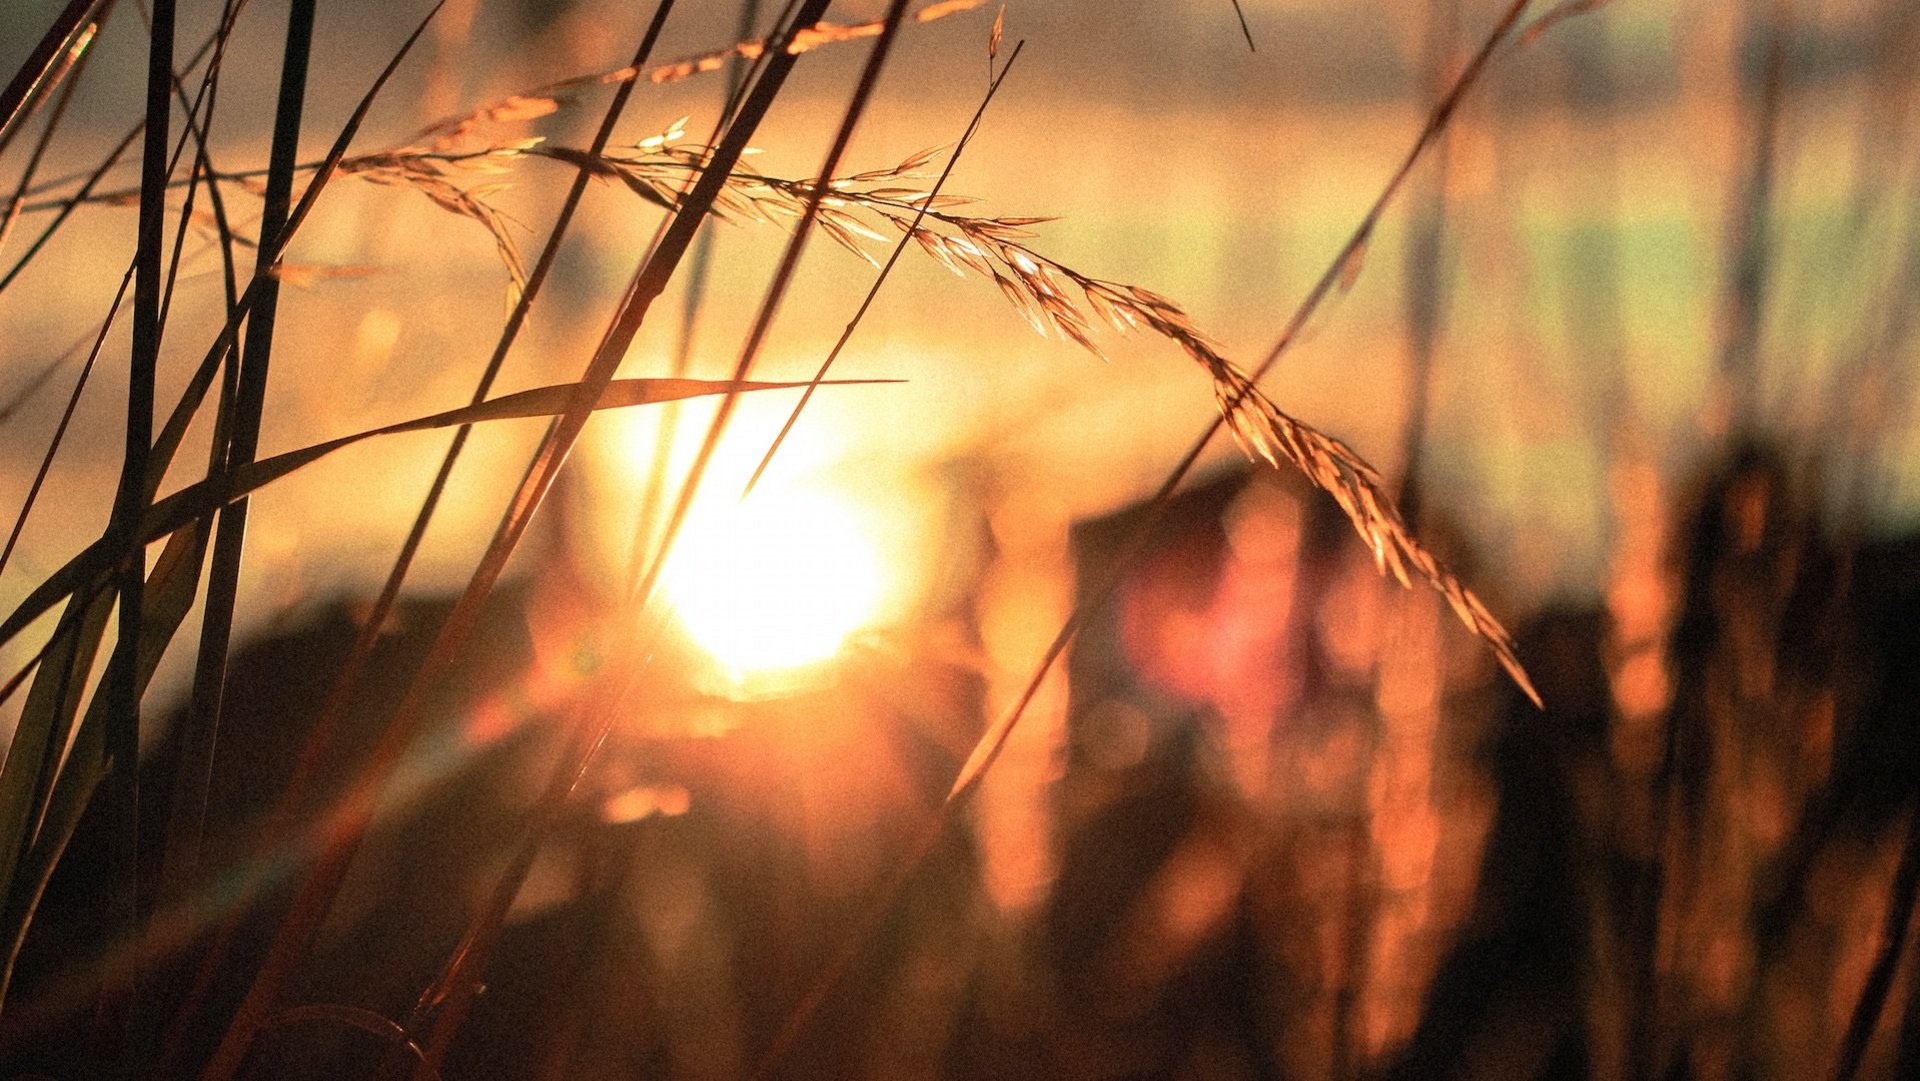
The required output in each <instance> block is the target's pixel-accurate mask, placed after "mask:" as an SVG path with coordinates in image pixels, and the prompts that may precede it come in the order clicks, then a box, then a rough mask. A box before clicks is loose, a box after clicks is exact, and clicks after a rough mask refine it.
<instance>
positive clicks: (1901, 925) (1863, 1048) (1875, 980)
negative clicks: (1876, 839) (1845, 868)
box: [1833, 808, 1920, 1081]
mask: <svg viewBox="0 0 1920 1081" xmlns="http://www.w3.org/2000/svg"><path fill="white" fill-rule="evenodd" d="M1917 896H1920V808H1915V809H1914V810H1913V811H1912V812H1911V817H1910V818H1909V819H1908V820H1907V843H1906V847H1905V848H1903V849H1902V850H1901V852H1900V867H1899V869H1898V870H1896V871H1895V872H1894V874H1893V885H1892V887H1891V888H1889V889H1888V890H1887V917H1886V923H1885V925H1884V926H1883V927H1882V929H1881V932H1880V952H1879V953H1878V954H1877V955H1875V957H1874V959H1873V968H1872V969H1871V970H1869V971H1868V973H1867V982H1866V984H1865V985H1864V986H1862V987H1861V988H1860V998H1859V1001H1857V1002H1855V1003H1854V1006H1853V1016H1852V1017H1851V1018H1850V1019H1849V1020H1848V1021H1847V1034H1846V1036H1845V1037H1844V1038H1842V1039H1841V1041H1840V1062H1839V1064H1838V1065H1837V1066H1835V1067H1834V1070H1833V1081H1853V1078H1854V1077H1855V1076H1856V1075H1858V1074H1859V1072H1860V1064H1861V1062H1862V1061H1864V1060H1865V1059H1866V1057H1867V1045H1868V1044H1869V1043H1870V1042H1872V1040H1873V1030H1874V1029H1875V1028H1877V1027H1878V1026H1879V1023H1880V1013H1881V1011H1882V1010H1884V1009H1885V1008H1886V1005H1887V994H1888V992H1890V991H1891V990H1892V989H1893V976H1894V973H1895V972H1896V971H1897V970H1898V969H1899V968H1900V955H1901V953H1902V952H1903V951H1904V950H1905V949H1906V943H1907V925H1908V924H1910V923H1912V922H1913V906H1914V902H1915V900H1916V897H1917Z"/></svg>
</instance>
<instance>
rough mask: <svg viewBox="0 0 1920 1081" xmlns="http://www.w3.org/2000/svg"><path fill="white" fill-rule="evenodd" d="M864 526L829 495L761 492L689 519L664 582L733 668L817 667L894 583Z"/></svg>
mask: <svg viewBox="0 0 1920 1081" xmlns="http://www.w3.org/2000/svg"><path fill="white" fill-rule="evenodd" d="M865 524H866V523H865V522H864V521H863V516H862V515H861V513H860V512H859V510H858V509H857V508H855V507H853V506H852V505H851V504H849V503H848V502H847V501H846V500H845V499H843V498H841V497H840V496H837V495H835V494H833V493H830V492H825V491H820V490H812V489H803V488H795V489H788V490H786V491H782V492H777V493H775V492H757V493H755V494H754V495H753V496H752V497H751V498H749V499H748V500H746V501H745V502H744V503H738V504H734V505H731V506H727V507H722V508H715V509H711V510H709V511H707V512H706V513H704V514H698V515H697V516H696V518H695V519H694V520H692V521H690V522H689V523H688V525H687V529H686V532H685V533H684V534H683V535H682V536H681V538H680V542H679V543H678V544H677V545H676V546H675V549H674V555H673V557H672V559H671V560H670V561H669V562H668V564H667V567H666V571H665V575H664V578H663V586H664V588H665V590H666V593H667V596H668V598H669V599H670V600H671V601H672V602H673V605H674V607H675V608H676V609H677V611H678V618H679V621H680V625H681V626H682V627H684V628H685V629H686V630H687V633H688V634H690V635H691V636H692V637H693V639H694V640H695V641H696V642H697V643H699V645H700V646H701V647H702V648H703V649H705V650H706V651H707V652H709V653H711V654H712V655H713V657H714V658H715V659H716V660H717V661H719V662H720V664H721V665H723V666H724V667H725V668H727V669H728V671H729V672H730V674H732V675H734V676H736V677H737V676H743V675H747V674H751V673H755V672H766V671H770V670H778V669H789V668H798V667H801V666H803V665H808V664H813V663H816V662H818V661H822V660H825V659H827V658H828V657H831V656H833V654H834V652H835V651H837V650H838V649H839V648H840V644H841V643H842V642H843V641H845V640H846V637H847V636H848V635H849V634H851V633H853V632H854V631H856V630H859V629H860V628H862V627H865V626H867V625H868V624H870V623H871V622H873V621H874V620H875V619H876V618H878V616H879V615H880V608H881V602H882V600H883V598H884V597H885V595H886V593H887V582H886V577H885V575H884V574H883V572H882V569H881V562H880V558H879V553H878V551H877V549H876V545H875V543H874V541H873V538H872V536H871V534H870V531H869V530H867V529H866V528H865Z"/></svg>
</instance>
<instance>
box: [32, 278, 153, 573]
mask: <svg viewBox="0 0 1920 1081" xmlns="http://www.w3.org/2000/svg"><path fill="white" fill-rule="evenodd" d="M133 271H134V268H133V266H132V264H129V265H128V266H127V272H126V273H125V274H124V275H122V276H121V278H120V289H119V291H117V292H115V293H114V294H113V306H112V307H110V308H108V309H107V317H106V318H105V319H103V320H101V321H100V333H99V334H97V335H95V336H94V339H93V348H92V349H90V350H88V351H87V362H86V363H85V364H83V365H81V366H80V375H79V377H78V378H76V379H75V380H74V381H73V392H72V393H71V394H68V395H67V406H66V408H65V409H64V410H62V411H61V413H60V423H59V424H57V425H55V426H54V429H53V438H52V439H51V440H49V441H48V443H47V451H46V453H45V454H42V455H41V456H40V467H39V468H38V469H37V470H35V472H34V474H33V483H32V484H30V485H28V486H27V497H26V499H25V500H23V501H22V502H21V504H20V513H19V514H17V515H15V516H14V519H13V529H12V530H10V531H9V532H8V533H7V543H6V546H5V547H3V548H0V571H4V570H6V567H7V561H8V560H9V559H11V558H13V549H14V546H15V545H17V544H19V543H20V531H21V530H23V529H25V528H26V527H27V515H28V514H30V513H32V511H33V505H34V503H35V501H37V500H38V499H39V498H40V489H41V487H42V486H43V485H45V484H46V482H47V472H48V471H49V470H50V469H52V468H53V456H54V455H55V454H56V453H58V452H59V450H60V444H61V442H62V441H63V440H64V439H65V438H66V435H67V425H68V424H69V423H71V422H72V420H73V411H74V409H75V408H77V407H78V406H79V405H80V393H81V392H82V391H84V390H86V388H87V378H88V377H89V376H91V375H92V374H93V362H94V361H96V360H98V359H100V349H101V347H102V346H104V345H106V344H107V332H108V331H109V330H111V329H112V328H113V317H114V316H115V315H116V314H118V313H119V311H120V302H121V301H122V300H124V299H126V296H127V287H128V286H130V285H132V284H133Z"/></svg>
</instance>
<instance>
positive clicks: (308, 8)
mask: <svg viewBox="0 0 1920 1081" xmlns="http://www.w3.org/2000/svg"><path fill="white" fill-rule="evenodd" d="M314 10H315V5H314V0H293V2H292V4H291V5H290V7H289V9H288V14H287V36H286V46H285V50H284V54H283V58H282V62H281V70H280V92H279V100H278V102H277V103H276V106H275V110H274V121H273V142H272V145H271V148H270V149H269V151H268V167H267V168H268V172H267V188H266V196H265V201H264V204H263V206H262V209H261V217H260V246H259V251H258V255H257V261H256V265H255V267H254V273H255V274H256V275H258V276H261V277H262V278H263V280H262V281H261V284H260V286H259V287H258V289H257V290H256V291H255V297H254V303H253V309H252V312H251V313H250V314H249V316H248V319H247V331H246V339H245V342H244V344H243V346H242V348H241V350H240V354H239V364H238V369H239V371H238V381H237V384H236V386H235V389H236V392H237V394H236V396H235V397H234V398H233V400H232V401H231V403H230V405H231V409H230V410H229V411H228V415H227V424H226V425H225V427H226V433H225V434H226V437H227V439H226V446H225V453H224V455H223V456H222V457H223V459H224V462H223V464H224V467H225V469H226V470H228V471H229V472H230V471H232V470H235V469H239V468H240V467H242V466H245V465H247V464H248V463H250V462H252V461H253V459H254V456H255V453H256V452H257V451H258V449H259V443H260V424H261V416H262V414H263V413H264V411H265V408H266V396H267V373H268V368H269V364H270V360H271V355H272V349H273V330H274V320H275V316H276V314H277V312H278V308H279V297H280V283H279V281H278V280H277V279H275V278H273V277H272V276H271V275H269V274H268V271H269V270H271V268H272V266H273V262H274V259H275V255H276V253H277V252H279V251H280V250H282V249H283V247H284V245H283V244H282V237H281V234H282V233H284V232H285V231H286V225H287V218H288V215H289V213H290V208H291V204H292V201H293V176H294V165H295V159H296V157H297V154H298V151H299V147H300V127H301V117H302V114H303V113H304V111H305V106H306V85H307V65H308V60H309V58H310V57H311V55H312V52H313V20H314ZM202 160H203V162H204V157H203V159H202ZM230 363H231V362H230ZM216 453H218V450H216ZM246 533H247V500H246V499H244V498H243V499H240V500H237V501H235V502H234V503H232V504H230V505H228V506H227V507H225V508H224V509H223V510H222V511H221V512H220V520H219V524H218V526H217V527H216V532H215V537H214V544H213V558H212V563H211V564H210V569H209V571H208V578H207V597H206V605H205V608H204V610H203V611H202V615H201V620H202V622H201V631H200V649H199V654H198V658H197V660H196V662H195V666H194V678H193V690H192V697H191V698H190V699H189V705H188V708H187V712H186V715H185V716H184V717H183V718H182V721H181V724H182V726H183V727H182V729H181V738H180V747H181V761H180V765H179V767H178V771H177V772H176V773H175V775H174V787H173V796H174V799H173V803H172V810H171V819H170V821H169V822H168V825H167V846H166V855H165V858H164V861H163V865H162V866H163V870H162V875H161V883H162V886H161V891H162V895H163V896H166V897H172V896H175V895H177V894H178V893H179V892H180V891H181V890H183V889H184V888H185V884H186V882H187V881H188V879H189V878H190V877H191V876H192V874H193V869H194V865H195V863H196V862H197V859H198V853H199V847H200V834H201V829H202V824H203V822H204V820H205V817H206V811H207V793H208V791H209V785H210V783H211V777H212V774H213V760H214V752H215V746H216V743H217V741H218V738H219V731H220V717H221V711H222V706H223V701H224V688H225V682H226V671H227V654H228V650H229V648H230V646H231V643H232V636H233V614H234V603H235V600H236V598H237V596H238V592H239V582H240V565H241V560H242V552H243V548H244V545H245V542H246Z"/></svg>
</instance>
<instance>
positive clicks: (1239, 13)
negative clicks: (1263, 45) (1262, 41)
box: [1233, 0, 1260, 53]
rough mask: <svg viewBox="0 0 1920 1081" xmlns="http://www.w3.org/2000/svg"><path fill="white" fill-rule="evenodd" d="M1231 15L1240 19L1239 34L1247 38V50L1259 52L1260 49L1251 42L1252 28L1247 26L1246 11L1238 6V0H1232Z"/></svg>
mask: <svg viewBox="0 0 1920 1081" xmlns="http://www.w3.org/2000/svg"><path fill="white" fill-rule="evenodd" d="M1233 15H1234V18H1236V19H1239V20H1240V35H1241V36H1242V37H1244V38H1246V39H1247V51H1248V52H1250V53H1253V52H1259V51H1260V50H1259V49H1258V48H1256V47H1255V46H1254V44H1253V30H1252V28H1250V27H1248V26H1247V13H1246V11H1245V10H1243V9H1242V8H1241V7H1240V0H1233Z"/></svg>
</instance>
